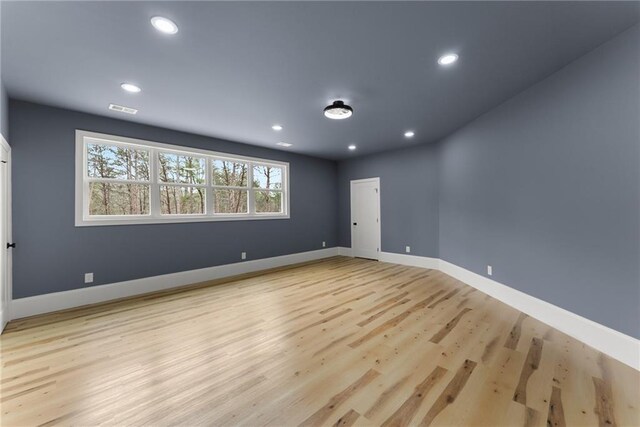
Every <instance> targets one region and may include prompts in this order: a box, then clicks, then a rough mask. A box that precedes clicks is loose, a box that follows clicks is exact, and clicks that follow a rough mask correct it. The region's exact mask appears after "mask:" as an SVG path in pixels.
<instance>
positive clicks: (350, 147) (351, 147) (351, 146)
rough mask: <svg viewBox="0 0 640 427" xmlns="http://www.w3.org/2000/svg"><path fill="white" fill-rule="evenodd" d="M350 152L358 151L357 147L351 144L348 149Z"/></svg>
mask: <svg viewBox="0 0 640 427" xmlns="http://www.w3.org/2000/svg"><path fill="white" fill-rule="evenodd" d="M347 148H348V149H349V150H351V151H353V150H355V149H356V146H355V145H353V144H351V145H350V146H349V147H347Z"/></svg>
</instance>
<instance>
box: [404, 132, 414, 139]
mask: <svg viewBox="0 0 640 427" xmlns="http://www.w3.org/2000/svg"><path fill="white" fill-rule="evenodd" d="M415 134H416V133H415V132H414V131H412V130H408V131H406V132H405V133H404V136H405V138H413V137H414V136H415Z"/></svg>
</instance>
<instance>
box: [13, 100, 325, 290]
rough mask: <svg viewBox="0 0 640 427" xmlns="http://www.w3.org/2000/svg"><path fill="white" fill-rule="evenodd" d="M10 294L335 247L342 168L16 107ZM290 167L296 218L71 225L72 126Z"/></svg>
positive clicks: (165, 132)
mask: <svg viewBox="0 0 640 427" xmlns="http://www.w3.org/2000/svg"><path fill="white" fill-rule="evenodd" d="M10 108H11V117H10V120H11V146H12V156H13V176H12V178H13V236H14V241H15V242H16V243H17V248H16V249H15V250H14V253H13V254H14V257H13V295H14V298H23V297H28V296H33V295H40V294H46V293H50V292H56V291H64V290H69V289H76V288H81V287H84V286H85V285H84V280H83V279H84V273H85V272H94V274H95V282H94V285H99V284H104V283H112V282H118V281H122V280H129V279H135V278H141V277H148V276H154V275H159V274H165V273H172V272H177V271H184V270H190V269H196V268H203V267H209V266H214V265H220V264H228V263H233V262H239V261H240V252H242V251H246V252H247V258H248V259H249V260H251V259H257V258H265V257H272V256H277V255H285V254H291V253H296V252H303V251H309V250H315V249H321V247H322V241H323V240H324V241H326V242H327V247H332V246H336V243H337V223H336V214H335V206H336V204H337V196H336V192H335V190H336V188H337V181H336V176H337V173H336V164H335V162H332V161H328V160H321V159H317V158H313V157H306V156H301V155H295V154H292V153H287V152H284V151H278V150H269V149H264V148H258V147H254V146H249V145H243V144H238V143H233V142H229V141H222V140H217V139H213V138H206V137H202V136H197V135H191V134H186V133H181V132H175V131H170V130H166V129H161V128H156V127H150V126H144V125H139V124H135V123H132V122H126V121H122V120H114V119H110V118H106V117H100V116H94V115H89V114H84V113H78V112H73V111H69V110H63V109H58V108H52V107H45V106H42V105H37V104H31V103H27V102H19V101H15V100H11V101H10ZM76 129H84V130H90V131H95V132H103V133H110V134H114V135H121V136H127V137H133V138H141V139H148V140H152V141H158V142H164V143H170V144H178V145H184V146H189V147H196V148H202V149H211V150H216V151H222V152H226V153H233V154H240V155H248V156H255V157H263V158H269V159H274V160H282V161H287V162H290V175H291V184H290V191H291V195H290V203H291V218H290V219H284V220H260V221H229V222H205V223H190V224H156V225H128V226H127V225H123V226H107V227H74V173H75V172H74V152H75V130H76Z"/></svg>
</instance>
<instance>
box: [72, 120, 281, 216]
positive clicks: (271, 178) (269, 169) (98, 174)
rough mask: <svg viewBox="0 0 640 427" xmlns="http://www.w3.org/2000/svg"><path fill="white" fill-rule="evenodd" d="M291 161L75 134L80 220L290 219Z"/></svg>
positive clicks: (84, 132) (77, 209)
mask: <svg viewBox="0 0 640 427" xmlns="http://www.w3.org/2000/svg"><path fill="white" fill-rule="evenodd" d="M288 173H289V164H288V163H284V162H278V161H272V160H264V159H254V158H248V157H240V156H232V155H227V154H222V153H216V152H212V151H206V150H199V149H193V148H187V147H181V146H175V145H168V144H160V143H156V142H149V141H141V140H135V139H130V138H123V137H116V136H110V135H102V134H97V133H92V132H86V131H79V130H78V131H76V225H77V226H86V225H115V224H145V223H165V222H191V221H219V220H241V219H247V220H248V219H279V218H289V210H288V205H289V192H288Z"/></svg>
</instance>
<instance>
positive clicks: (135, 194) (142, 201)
mask: <svg viewBox="0 0 640 427" xmlns="http://www.w3.org/2000/svg"><path fill="white" fill-rule="evenodd" d="M89 194H90V199H89V215H148V214H149V186H148V185H144V184H113V183H108V182H91V183H89Z"/></svg>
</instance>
